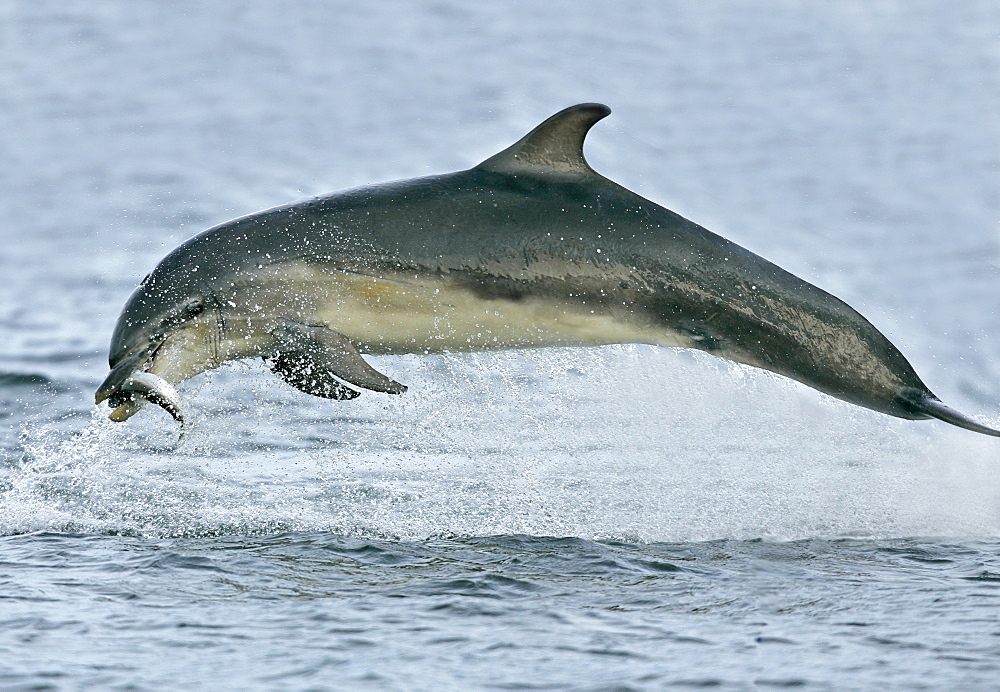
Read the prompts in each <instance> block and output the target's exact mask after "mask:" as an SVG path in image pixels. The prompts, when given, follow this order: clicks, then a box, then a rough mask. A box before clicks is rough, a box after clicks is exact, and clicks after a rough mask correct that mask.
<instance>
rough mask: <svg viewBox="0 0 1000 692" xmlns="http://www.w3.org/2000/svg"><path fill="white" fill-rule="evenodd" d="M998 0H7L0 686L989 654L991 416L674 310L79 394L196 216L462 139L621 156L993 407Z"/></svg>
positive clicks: (999, 160)
mask: <svg viewBox="0 0 1000 692" xmlns="http://www.w3.org/2000/svg"><path fill="white" fill-rule="evenodd" d="M998 29H1000V9H998V8H997V6H996V5H995V4H994V3H992V2H987V1H983V2H967V3H960V4H956V3H945V2H921V3H907V2H889V1H878V2H844V3H827V4H808V5H803V4H801V3H798V2H773V3H766V4H764V5H762V4H761V3H758V2H738V1H735V0H729V1H725V2H715V3H644V2H615V3H610V2H609V3H588V4H586V5H584V4H582V3H575V2H538V3H489V4H487V3H482V4H477V3H457V2H456V3H451V2H414V3H407V4H405V5H400V4H397V3H357V2H353V3H347V2H345V3H340V2H328V3H296V4H291V3H267V2H248V3H197V2H190V3H183V2H177V3H125V2H102V1H97V2H65V1H60V2H55V1H52V2H46V1H41V2H18V1H16V0H14V1H11V0H8V1H6V2H0V61H2V62H0V162H2V163H3V165H2V166H0V209H2V213H0V277H2V279H0V687H2V688H4V689H84V688H86V689H100V688H117V689H185V690H187V689H379V690H381V689H426V690H439V689H565V688H570V689H585V690H598V689H659V688H664V687H671V686H716V687H721V688H723V689H730V688H731V689H749V688H754V687H768V686H774V687H783V686H801V687H805V688H807V689H809V688H814V689H832V688H835V689H872V688H883V689H884V688H896V689H900V688H901V689H915V688H917V689H918V688H929V689H959V688H962V689H996V688H997V687H998V684H1000V683H998V681H1000V443H998V442H997V441H996V440H994V439H990V438H986V437H984V436H979V435H975V434H973V433H969V432H966V431H962V430H958V429H955V428H951V427H949V426H946V425H944V424H942V423H937V422H910V421H901V420H896V419H892V418H889V417H886V416H881V415H879V414H875V413H872V412H868V411H864V410H860V409H857V408H852V407H850V406H848V405H846V404H843V403H840V402H837V401H833V400H831V399H830V398H828V397H824V396H822V395H820V394H817V393H816V392H814V391H812V390H808V389H806V388H804V387H801V386H799V385H797V384H795V383H791V382H788V381H785V380H782V379H780V378H777V377H776V376H772V375H769V374H767V373H762V372H759V371H754V370H750V369H747V368H743V367H739V366H733V365H727V364H725V363H722V362H720V361H717V360H714V359H712V358H711V357H709V356H704V355H697V354H694V355H693V354H690V353H682V352H676V351H672V350H669V349H654V348H648V347H616V348H604V349H589V350H559V349H549V350H540V351H534V352H525V353H496V354H478V355H455V356H436V357H419V356H408V357H399V358H388V357H387V358H382V359H377V360H378V363H379V366H380V367H381V368H382V369H383V370H385V371H387V372H389V373H390V374H391V375H392V376H393V377H395V378H397V379H399V380H400V381H402V382H405V383H406V384H407V385H409V386H410V391H409V392H408V393H407V394H406V395H405V396H403V397H398V398H390V397H385V396H379V395H375V394H371V395H366V396H363V397H361V398H360V399H357V400H355V401H350V402H329V401H320V400H318V399H314V398H311V397H307V396H305V395H302V394H299V393H297V392H295V391H293V390H291V389H290V388H288V387H287V386H286V385H284V384H282V383H280V382H278V381H277V380H276V379H275V378H274V377H273V376H272V375H271V374H270V373H269V372H267V371H266V370H265V369H264V368H262V367H261V366H259V365H257V364H240V365H235V366H231V367H227V368H224V369H221V370H219V371H215V372H213V373H209V374H208V375H207V376H204V377H200V378H197V379H195V380H193V381H191V382H190V383H188V384H187V385H185V388H184V393H185V396H186V397H187V398H188V399H189V408H190V411H191V414H192V416H193V418H194V423H195V430H194V431H193V433H192V434H191V435H190V436H189V437H188V438H187V439H186V440H185V441H184V442H183V443H182V444H181V445H180V446H177V447H175V438H176V431H175V429H174V425H173V423H172V422H171V421H170V420H169V418H168V417H167V416H166V415H165V414H163V413H162V412H161V411H156V410H149V411H143V413H142V414H140V415H139V416H136V418H135V419H133V420H132V421H129V422H128V423H126V424H122V425H115V424H113V423H111V422H109V421H107V420H106V418H105V415H106V410H105V411H98V410H97V409H96V408H95V407H93V406H92V404H91V402H92V400H93V398H92V397H93V390H94V388H95V387H96V386H97V384H99V383H100V381H101V380H102V379H103V377H104V375H105V373H106V367H107V364H106V348H107V343H108V341H109V339H110V333H111V329H112V326H113V324H114V320H115V318H116V317H117V314H118V311H119V309H120V308H121V306H122V304H123V303H124V301H125V299H126V297H127V296H128V294H129V293H130V291H131V290H132V289H133V288H134V287H135V285H136V284H137V283H138V282H139V280H140V279H141V278H142V276H143V275H144V274H145V273H146V272H148V271H149V269H150V268H151V267H152V266H153V265H154V264H155V263H156V261H158V260H159V259H160V257H162V256H163V255H164V254H165V253H166V252H167V251H168V250H169V249H171V248H172V247H174V246H175V245H176V244H177V243H179V242H180V241H182V240H183V239H185V238H186V237H188V236H190V235H193V234H194V233H196V232H197V231H200V230H201V229H203V228H205V227H208V226H210V225H212V224H214V223H217V222H221V221H224V220H226V219H227V218H231V217H233V216H236V215H238V214H242V213H248V212H251V211H255V210H257V209H260V208H264V207H267V206H272V205H274V204H278V203H281V202H285V201H288V200H291V199H295V198H298V197H302V196H306V195H311V194H317V193H322V192H328V191H331V190H335V189H338V188H343V187H349V186H352V185H358V184H365V183H370V182H376V181H381V180H387V179H393V178H402V177H410V176H415V175H423V174H427V173H433V172H443V171H449V170H454V169H458V168H462V167H467V166H469V165H472V164H474V163H476V162H478V161H479V160H481V159H483V158H485V157H486V156H488V155H490V154H492V153H494V152H495V151H497V150H499V149H500V148H502V147H504V146H506V145H508V144H510V143H511V142H513V141H514V140H515V139H517V138H518V137H520V136H521V135H522V134H524V132H526V131H527V130H528V129H530V127H532V126H533V125H534V124H536V123H537V122H538V121H540V120H541V119H542V118H544V117H546V116H548V115H550V114H551V113H553V112H555V111H556V110H559V109H560V108H562V107H564V106H567V105H570V104H572V103H575V102H580V101H602V102H605V103H608V104H609V105H610V106H611V107H612V108H613V109H614V113H613V114H612V116H611V117H610V118H609V119H607V120H605V121H603V122H602V123H601V124H599V125H598V126H597V127H596V128H595V129H594V131H593V133H592V134H591V137H590V140H589V142H588V148H587V154H588V158H589V160H590V161H591V163H592V164H593V165H594V167H595V168H597V169H598V170H599V171H601V172H602V173H605V174H607V175H608V176H609V177H611V178H613V179H615V180H617V181H619V182H621V183H622V184H625V185H626V186H628V187H630V188H632V189H635V190H637V191H639V192H640V193H642V194H644V195H645V196H647V197H650V198H652V199H654V200H656V201H658V202H661V203H664V204H665V205H667V206H669V207H671V208H673V209H675V210H676V211H678V212H681V213H683V214H684V215H686V216H688V217H690V218H692V219H694V220H695V221H698V222H700V223H702V224H703V225H706V226H707V227H709V228H711V229H713V230H715V231H717V232H719V233H721V234H723V235H726V236H727V237H729V238H731V239H733V240H735V241H736V242H739V243H741V244H742V245H744V246H746V247H748V248H750V249H751V250H754V251H756V252H758V253H760V254H762V255H764V256H765V257H767V258H769V259H771V260H773V261H776V262H778V263H779V264H781V265H783V266H784V267H786V268H787V269H789V270H791V271H793V272H794V273H796V274H798V275H800V276H803V277H804V278H806V279H808V280H810V281H812V282H814V283H817V284H818V285H820V286H822V287H823V288H826V289H828V290H830V291H832V292H834V293H836V294H837V295H839V296H840V297H842V298H844V299H845V300H846V301H847V302H849V303H850V304H851V305H853V306H855V307H856V308H858V309H859V310H861V312H863V313H864V314H865V315H866V316H868V317H869V318H870V319H871V320H872V321H873V322H874V323H875V324H876V325H877V326H878V327H879V328H880V329H881V330H882V331H884V332H885V333H886V334H887V335H888V336H889V337H890V338H891V339H892V340H893V341H894V342H895V343H896V344H897V345H898V346H899V347H900V348H901V349H902V350H903V352H904V353H905V354H906V355H907V357H908V358H909V359H910V360H911V362H913V364H914V366H915V367H916V369H917V370H918V372H920V373H921V375H922V376H923V378H924V380H925V381H926V382H927V383H928V384H929V385H930V386H931V388H932V389H933V390H934V391H935V392H937V393H938V394H939V395H940V396H941V397H942V398H943V399H944V400H945V401H946V402H948V403H950V404H952V405H954V406H955V407H957V408H959V409H961V410H963V411H966V412H968V413H971V414H974V415H977V416H980V419H981V420H983V422H985V423H987V424H992V425H994V426H996V425H998V424H1000V340H998V339H997V338H996V335H997V334H998V333H1000V290H998V289H1000V269H998V266H1000V236H998V228H1000V225H998V224H1000V194H998V192H997V191H998V190H1000V120H998V118H997V117H996V114H997V113H1000V89H998V88H997V86H998V85H997V79H998V77H997V76H998V75H1000V50H998V48H997V42H996V36H997V31H998Z"/></svg>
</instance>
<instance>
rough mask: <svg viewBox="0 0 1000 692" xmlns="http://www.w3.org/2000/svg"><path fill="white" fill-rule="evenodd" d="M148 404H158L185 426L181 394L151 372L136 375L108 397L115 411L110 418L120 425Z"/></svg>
mask: <svg viewBox="0 0 1000 692" xmlns="http://www.w3.org/2000/svg"><path fill="white" fill-rule="evenodd" d="M146 403H153V404H156V405H157V406H159V407H160V408H162V409H163V410H164V411H166V412H167V413H169V414H170V415H171V416H172V417H173V419H174V420H175V421H177V422H178V423H180V424H181V425H182V426H183V425H184V413H183V401H182V400H181V395H180V393H179V392H178V391H177V389H176V388H175V387H174V386H173V385H172V384H170V383H169V382H167V381H166V380H164V379H163V378H162V377H159V376H157V375H154V374H153V373H151V372H137V373H134V374H133V375H132V376H131V377H129V378H128V379H127V380H125V383H124V384H123V385H122V386H121V387H119V388H118V391H116V392H115V393H114V394H112V395H111V396H109V397H108V404H110V405H111V407H112V408H113V409H114V410H113V411H112V412H111V414H110V415H109V416H108V417H109V418H110V419H111V420H113V421H115V422H116V423H120V422H122V421H125V420H128V419H129V418H131V417H132V416H133V415H135V414H136V413H138V411H139V409H141V408H142V407H143V406H144V405H145V404H146Z"/></svg>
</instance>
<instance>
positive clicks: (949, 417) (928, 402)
mask: <svg viewBox="0 0 1000 692" xmlns="http://www.w3.org/2000/svg"><path fill="white" fill-rule="evenodd" d="M901 398H902V399H903V400H904V401H905V402H906V404H907V408H910V409H912V410H913V411H914V413H922V414H924V415H926V416H930V417H931V418H937V419H938V420H943V421H944V422H945V423H951V424H952V425H957V426H958V427H960V428H965V429H966V430H972V431H973V432H977V433H982V434H984V435H992V436H993V437H1000V430H994V429H993V428H989V427H987V426H985V425H983V424H982V423H977V422H976V421H974V420H972V419H971V418H969V417H968V416H966V415H964V414H962V413H959V412H958V411H956V410H955V409H953V408H950V407H948V406H945V405H944V404H942V403H941V400H940V399H938V398H937V397H936V396H934V395H933V394H931V393H930V392H920V391H917V390H911V391H909V392H906V393H905V394H903V395H902V397H901Z"/></svg>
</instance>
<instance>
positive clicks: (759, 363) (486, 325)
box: [96, 103, 1000, 436]
mask: <svg viewBox="0 0 1000 692" xmlns="http://www.w3.org/2000/svg"><path fill="white" fill-rule="evenodd" d="M610 112H611V111H610V109H609V108H608V107H607V106H604V105H600V104H594V103H585V104H580V105H577V106H573V107H571V108H567V109H566V110H563V111H561V112H559V113H556V114H555V115H553V116H552V117H551V118H549V119H548V120H546V121H545V122H543V123H542V124H541V125H539V126H538V127H536V128H535V129H534V130H532V131H531V132H530V133H528V134H527V135H526V136H525V137H524V138H522V139H521V140H520V141H518V142H516V143H515V144H514V145H513V146H511V147H509V148H507V149H505V150H503V151H501V152H500V153H499V154H496V155H495V156H492V157H490V158H488V159H487V160H486V161H484V162H482V163H481V164H479V165H478V166H476V167H474V168H471V169H469V170H465V171H460V172H457V173H449V174H447V175H435V176H430V177H426V178H416V179H413V180H404V181H401V182H393V183H386V184H382V185H373V186H370V187H362V188H358V189H354V190H347V191H344V192H337V193H334V194H331V195H327V196H323V197H316V198H313V199H307V200H304V201H299V202H294V203H292V204H286V205H284V206H280V207H275V208H273V209H268V210H266V211H261V212H258V213H256V214H251V215H249V216H244V217H242V218H238V219H235V220H233V221H229V222H227V223H224V224H221V225H219V226H216V227H214V228H211V229H209V230H207V231H205V232H203V233H201V234H200V235H197V236H195V237H194V238H192V239H190V240H188V241H187V242H186V243H184V244H183V245H181V246H180V247H178V248H177V249H176V250H174V251H173V252H171V253H170V254H169V255H167V256H166V258H164V259H163V261H161V262H160V263H159V265H157V267H156V268H155V269H154V270H153V271H152V272H151V273H150V274H149V275H148V276H147V277H146V278H145V279H144V280H143V281H142V283H141V285H140V286H139V287H138V289H137V290H136V291H135V293H133V294H132V296H131V297H130V298H129V300H128V303H127V304H126V305H125V309H124V311H123V312H122V314H121V316H120V317H119V319H118V323H117V326H116V328H115V331H114V335H113V337H112V340H111V350H110V357H109V361H110V364H111V373H110V374H109V375H108V377H107V379H106V380H105V381H104V383H103V384H102V385H101V386H100V388H99V389H98V390H97V395H96V399H97V402H98V403H100V402H102V401H104V400H108V401H109V403H110V404H111V406H112V407H113V408H114V410H113V412H112V413H111V418H112V420H116V421H121V420H125V419H126V418H128V417H129V416H131V415H132V414H133V413H135V412H136V411H138V410H139V408H140V407H141V406H142V405H143V404H144V403H146V402H148V401H152V402H153V403H156V404H158V405H159V406H161V407H163V408H164V409H166V410H167V411H168V412H169V413H171V415H173V416H174V417H175V418H177V419H178V420H181V421H182V422H183V418H182V411H181V401H180V396H179V394H178V393H177V391H176V389H175V388H174V385H176V384H178V383H180V382H182V381H184V380H186V379H188V378H190V377H192V376H194V375H196V374H198V373H201V372H203V371H205V370H210V369H212V368H215V367H217V366H219V365H220V364H222V363H224V362H225V361H228V360H233V359H239V358H250V357H261V358H263V359H264V360H265V362H266V363H267V364H268V365H269V366H270V368H271V369H272V370H273V371H274V372H275V373H277V374H278V376H279V377H281V378H282V379H283V380H285V381H286V382H287V383H288V384H290V385H292V386H293V387H296V388H297V389H300V390H302V391H303V392H306V393H308V394H314V395H316V396H320V397H326V398H329V399H352V398H354V397H356V396H358V391H357V390H355V389H352V388H351V387H349V386H348V385H354V386H356V387H360V388H364V389H370V390H374V391H377V392H386V393H389V394H400V393H402V392H404V391H405V390H406V387H405V386H403V385H402V384H400V383H399V382H396V381H395V380H393V379H392V378H390V377H388V376H387V375H384V374H382V373H380V372H378V371H377V370H375V369H374V368H373V367H371V366H370V365H369V364H368V363H367V362H365V360H364V359H363V357H362V356H363V354H401V353H444V352H449V351H480V350H491V349H514V348H531V347H541V346H593V345H603V344H620V343H643V344H655V345H659V346H682V347H688V348H696V349H701V350H703V351H707V352H709V353H712V354H714V355H716V356H721V357H723V358H727V359H729V360H733V361H736V362H739V363H745V364H748V365H752V366H756V367H759V368H764V369H766V370H770V371H772V372H776V373H779V374H781V375H784V376H786V377H790V378H792V379H794V380H798V381H799V382H802V383H805V384H806V385H809V386H810V387H813V388H815V389H817V390H819V391H821V392H826V393H827V394H830V395H832V396H835V397H837V398H838V399H843V400H845V401H849V402H851V403H853V404H857V405H859V406H864V407H867V408H870V409H873V410H875V411H880V412H882V413H886V414H889V415H892V416H898V417H900V418H909V419H922V418H939V419H941V420H943V421H946V422H948V423H952V424H954V425H957V426H960V427H963V428H967V429H969V430H974V431H976V432H980V433H985V434H987V435H995V436H1000V431H996V430H993V429H991V428H988V427H986V426H984V425H981V424H980V423H977V422H975V421H973V420H971V419H969V418H967V417H965V416H964V415H962V414H960V413H958V412H957V411H954V410H952V409H950V408H948V407H946V406H945V405H944V404H942V403H941V402H940V401H939V400H938V398H937V397H936V396H934V394H932V393H931V391H930V390H929V389H928V388H927V387H926V386H925V385H924V383H923V382H921V381H920V378H919V377H918V376H917V374H916V373H915V372H914V370H913V368H912V367H911V366H910V364H909V363H908V362H907V361H906V359H905V358H904V357H903V355H902V354H901V353H900V352H899V350H897V349H896V347H895V346H893V345H892V344H891V343H890V342H889V340H888V339H886V337H885V336H883V335H882V334H881V333H880V332H879V331H878V330H877V329H876V328H875V327H874V326H872V324H871V323H869V322H868V321H867V320H866V319H865V318H864V317H862V316H861V315H860V314H858V313H857V312H856V311H855V310H854V309H852V308H851V307H849V306H848V305H847V304H846V303H844V302H842V301H840V300H839V299H837V298H835V297H833V296H832V295H830V294H829V293H826V292H825V291H823V290H821V289H819V288H817V287H815V286H813V285H812V284H809V283H807V282H805V281H803V280H802V279H799V278H798V277H796V276H793V275H792V274H790V273H788V272H786V271H784V270H783V269H781V268H780V267H778V266H776V265H774V264H772V263H770V262H768V261H767V260H765V259H762V258H761V257H758V256H757V255H755V254H753V253H752V252H749V251H748V250H745V249H744V248H742V247H740V246H739V245H736V244H735V243H732V242H730V241H728V240H726V239H725V238H721V237H719V236H717V235H715V234H714V233H711V232H709V231H707V230H706V229H704V228H702V227H701V226H699V225H697V224H695V223H693V222H691V221H688V220H687V219H685V218H683V217H681V216H679V215H677V214H675V213H674V212H672V211H669V210H667V209H664V208H663V207H661V206H660V205H658V204H656V203H654V202H651V201H649V200H647V199H644V198H642V197H640V196H639V195H637V194H635V193H633V192H631V191H629V190H627V189H625V188H623V187H621V186H620V185H618V184H616V183H614V182H612V181H611V180H608V179H607V178H605V177H603V176H601V175H599V174H598V173H596V172H595V171H594V170H593V169H591V167H590V166H589V165H588V164H587V161H586V159H584V156H583V142H584V138H585V137H586V135H587V132H588V131H589V130H590V128H591V127H592V126H593V125H594V123H596V122H597V121H599V120H601V119H602V118H604V117H605V116H607V115H608V114H609V113H610Z"/></svg>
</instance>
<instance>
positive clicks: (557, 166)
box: [476, 103, 611, 175]
mask: <svg viewBox="0 0 1000 692" xmlns="http://www.w3.org/2000/svg"><path fill="white" fill-rule="evenodd" d="M609 113H611V109H610V108H608V107H607V106H605V105H604V104H601V103H581V104H578V105H576V106H570V107H569V108H567V109H565V110H561V111H559V112H558V113H556V114H555V115H553V116H552V117H551V118H549V119H548V120H546V121H545V122H543V123H542V124H541V125H539V126H538V127H536V128H535V129H534V130H532V131H531V132H529V133H528V134H526V135H525V136H524V137H522V138H521V139H520V140H518V141H517V142H516V143H515V144H513V145H512V146H510V147H508V148H506V149H504V150H503V151H501V152H500V153H499V154H495V155H494V156H491V157H490V158H488V159H486V160H485V161H483V162H482V163H481V164H479V165H478V166H476V170H485V171H492V172H494V173H508V174H514V175H516V174H518V173H521V174H525V173H527V174H530V173H534V174H539V173H561V174H564V175H565V174H570V175H580V174H588V173H594V170H593V169H592V168H591V167H590V166H589V165H588V164H587V160H586V159H585V158H583V140H584V138H585V137H586V136H587V132H589V131H590V128H591V127H593V126H594V123H596V122H597V121H598V120H600V119H601V118H604V117H605V116H607V115H608V114H609Z"/></svg>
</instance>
